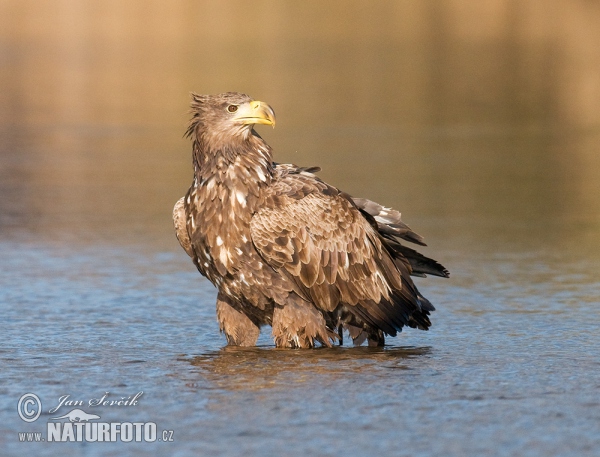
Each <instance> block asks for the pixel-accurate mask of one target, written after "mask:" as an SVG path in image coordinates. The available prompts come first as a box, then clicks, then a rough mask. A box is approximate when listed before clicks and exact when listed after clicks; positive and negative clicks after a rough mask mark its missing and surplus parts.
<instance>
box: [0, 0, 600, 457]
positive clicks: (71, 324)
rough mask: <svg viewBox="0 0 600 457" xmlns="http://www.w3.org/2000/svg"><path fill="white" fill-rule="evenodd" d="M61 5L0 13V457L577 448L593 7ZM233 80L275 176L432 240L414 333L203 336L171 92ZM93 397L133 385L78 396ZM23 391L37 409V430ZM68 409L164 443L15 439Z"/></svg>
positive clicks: (589, 378) (593, 315)
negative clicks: (302, 340) (27, 415)
mask: <svg viewBox="0 0 600 457" xmlns="http://www.w3.org/2000/svg"><path fill="white" fill-rule="evenodd" d="M309 3H310V2H309ZM78 4H79V3H77V2H68V1H67V2H64V3H61V5H62V6H61V8H58V9H55V8H52V7H50V4H48V5H45V4H40V5H41V6H39V7H37V8H32V9H28V6H31V5H29V4H28V3H27V2H5V3H3V4H2V6H1V7H2V8H4V11H3V13H5V14H0V21H3V23H2V25H3V27H0V37H1V38H2V41H1V47H0V55H1V56H3V57H5V58H6V59H7V60H6V62H7V64H6V65H5V66H3V67H2V68H1V69H0V70H1V71H0V78H1V79H2V84H3V87H6V88H8V89H9V90H7V91H4V92H2V93H0V98H1V99H2V104H1V107H0V133H1V139H2V142H1V144H0V253H1V260H2V268H1V269H0V272H1V274H0V318H1V320H2V322H3V329H2V332H0V343H1V345H0V366H1V367H2V369H1V370H0V446H1V447H2V452H1V454H2V455H24V454H26V455H40V456H44V455H48V456H50V455H56V454H57V453H59V454H61V455H82V454H84V455H90V456H95V455H115V456H117V455H119V456H120V455H147V454H163V455H174V456H180V455H181V456H183V455H224V456H225V455H240V454H242V455H257V456H258V455H260V456H269V455H273V456H288V455H289V456H294V455H316V456H330V455H331V456H333V455H340V454H341V453H348V452H357V451H356V450H360V452H361V453H363V454H369V455H375V454H381V455H384V454H386V455H406V456H409V455H410V456H439V455H448V456H464V455H473V456H480V455H498V456H512V455H514V456H539V455H544V456H563V455H564V456H567V455H581V456H586V455H589V456H593V455H597V453H598V448H599V447H600V400H599V398H600V396H599V394H600V381H599V379H600V378H599V377H598V374H599V373H600V357H598V354H599V353H600V340H599V339H598V336H597V333H598V331H597V329H598V322H599V321H600V319H599V318H600V310H599V307H598V304H599V302H600V298H599V297H600V275H599V274H598V272H599V271H600V242H599V241H600V154H598V151H599V150H600V135H599V133H598V132H599V130H598V125H599V122H598V121H599V119H598V118H596V117H594V116H595V115H596V114H594V113H595V112H596V111H595V110H590V109H589V106H588V101H589V97H585V96H581V95H582V93H579V92H577V90H574V89H577V88H579V89H581V87H583V86H582V85H581V84H580V82H581V81H589V80H588V79H586V78H587V77H588V76H589V73H586V72H587V71H588V70H589V67H590V66H591V67H593V68H596V66H594V65H595V62H596V61H595V60H594V59H593V58H592V57H590V54H589V53H588V52H589V49H590V48H589V46H592V45H590V44H589V43H592V44H593V46H592V47H593V49H595V43H596V42H597V40H595V39H594V37H595V36H596V35H595V34H596V33H597V27H595V26H593V25H594V24H597V20H600V16H599V15H598V12H597V11H596V10H585V8H587V7H584V6H582V5H583V4H581V5H579V4H575V3H569V2H557V3H556V4H557V5H559V6H561V8H562V9H561V8H559V9H558V10H557V11H561V12H562V11H567V13H568V14H565V15H564V16H565V17H567V18H569V20H565V21H558V22H560V23H561V24H563V25H562V26H561V27H563V29H561V30H554V29H553V28H552V27H550V26H549V25H548V24H557V23H558V22H552V21H551V20H550V17H554V16H552V14H551V13H548V12H542V11H538V10H536V8H535V7H534V6H532V5H534V4H535V2H531V4H529V2H523V4H528V5H529V6H530V7H531V8H530V9H528V10H527V11H517V13H519V14H517V15H516V16H511V15H510V14H508V13H510V12H511V11H508V12H507V11H504V10H502V8H504V7H502V6H500V5H504V3H503V2H498V3H495V2H488V3H486V5H487V7H483V6H482V7H477V8H475V9H477V11H471V13H472V14H474V16H476V18H477V20H475V19H472V20H469V21H466V22H465V21H464V20H462V19H461V18H463V17H464V16H463V15H468V14H467V13H469V12H468V11H465V10H464V9H461V8H460V5H459V4H458V3H456V4H455V3H452V2H448V3H447V4H444V5H445V6H439V7H436V6H433V5H434V4H433V3H432V4H431V5H429V6H427V7H423V6H413V7H411V8H408V6H410V5H414V3H413V2H407V3H403V2H389V3H386V2H381V5H383V6H380V7H378V8H373V10H371V11H369V12H366V11H363V10H362V9H361V8H360V7H359V4H358V3H357V4H352V6H351V7H348V9H347V10H346V13H345V16H344V17H343V20H340V19H338V16H339V8H337V9H336V5H337V4H336V3H335V2H331V3H330V5H331V6H324V7H323V6H322V7H320V9H319V12H318V14H317V13H316V12H315V9H314V8H315V7H316V6H317V4H316V3H315V4H310V5H311V6H310V7H306V8H303V7H301V6H298V5H296V4H295V2H294V5H295V6H292V2H289V3H288V2H278V3H277V5H279V6H278V7H270V6H269V5H270V4H269V3H265V2H256V5H257V6H256V9H253V10H245V14H249V15H251V17H250V19H248V18H247V17H246V18H245V17H244V15H242V13H241V12H237V9H236V6H235V5H236V4H235V3H232V2H219V3H211V2H180V3H177V8H174V10H173V11H168V12H167V11H164V10H163V9H161V6H160V5H161V2H156V3H152V2H151V7H149V8H148V9H146V8H145V6H144V5H145V4H142V3H141V2H128V5H133V6H130V7H119V6H117V4H115V5H112V6H110V7H109V6H104V7H102V8H100V7H95V8H96V9H94V8H92V7H91V6H88V7H85V8H84V7H81V8H80V9H77V8H75V5H78ZM344 4H345V5H347V4H349V3H348V2H345V3H344ZM400 4H401V6H402V8H400V7H398V6H397V5H400ZM440 4H441V3H440ZM44 5H45V6H44ZM198 5H199V6H198ZM217 5H225V6H217ZM282 5H283V6H282ZM328 5H329V3H328ZM419 5H421V4H419ZM423 5H424V3H423ZM435 5H437V3H435ZM452 5H453V6H452ZM337 6H338V7H339V5H337ZM98 8H99V10H98ZM127 8H131V10H130V9H127ZM403 8H407V9H403ZM513 8H517V9H518V8H519V7H516V6H513ZM509 9H510V8H509ZM500 10H502V11H503V14H504V13H506V14H508V16H506V15H504V16H503V15H502V14H498V13H499V11H500ZM457 11H458V13H460V14H458V15H456V14H457ZM512 12H513V13H514V12H515V11H512ZM9 13H10V14H9ZM471 13H469V14H471ZM139 14H141V15H142V16H143V18H144V21H143V23H140V22H139V21H137V20H136V19H135V17H137V15H139ZM562 14H563V13H561V19H562V18H563V16H562ZM206 15H212V16H214V17H216V18H218V20H215V21H213V22H211V23H210V24H207V25H206V27H203V28H200V29H198V28H197V27H193V26H192V25H194V24H195V23H194V20H197V19H198V18H203V17H205V16H206ZM264 15H266V16H268V18H269V19H270V20H268V21H265V22H261V24H264V25H263V27H262V28H259V29H258V30H257V31H256V28H253V27H251V24H252V23H253V21H258V20H259V19H260V18H261V17H262V16H264ZM7 17H12V18H14V24H13V23H12V22H10V21H7V19H6V18H7ZM469 17H470V16H469ZM502 17H504V21H505V22H502V21H500V19H498V20H499V21H500V22H502V23H501V24H500V25H503V24H504V25H506V24H509V25H510V24H512V26H513V28H510V27H509V28H506V29H504V28H502V27H500V25H498V24H496V23H495V22H494V20H495V19H494V18H502ZM511 17H512V18H513V19H514V18H515V17H519V18H520V19H521V22H519V21H516V22H515V21H512V19H510V18H511ZM190 18H191V19H190ZM590 18H592V19H593V18H595V19H594V20H592V19H590ZM395 21H400V22H401V23H402V24H403V27H402V28H401V29H399V30H398V31H394V30H396V29H392V28H389V27H382V24H396V22H395ZM511 21H512V22H511ZM588 21H589V22H588ZM190 23H191V24H192V25H190ZM254 23H256V22H254ZM15 24H16V25H15ZM77 24H84V25H85V26H81V25H77ZM147 24H153V25H152V27H150V26H149V25H147ZM219 24H226V25H224V26H223V27H224V29H221V28H220V27H219ZM282 24H284V25H286V27H283V26H282ZM332 24H333V25H332ZM440 24H442V25H445V26H444V27H441V26H440ZM482 24H483V25H482ZM494 24H495V25H497V26H498V27H494ZM151 28H152V30H151ZM231 30H235V31H236V33H235V34H233V35H232V34H231V33H232V32H231ZM581 30H583V31H586V33H583V32H581V33H579V32H578V33H576V31H581ZM533 31H535V33H533ZM251 32H252V33H257V34H258V35H260V36H258V35H256V36H255V41H254V42H253V45H254V46H255V52H254V53H249V52H247V50H248V42H247V39H246V38H244V34H249V33H251ZM526 32H531V33H532V35H531V36H530V35H527V33H526ZM261 34H262V35H261ZM515 37H517V38H518V39H517V38H515ZM556 37H561V39H562V40H563V41H562V43H563V47H561V48H560V49H562V51H560V52H559V51H558V50H557V49H558V48H556V49H555V48H554V47H553V43H554V42H555V41H553V40H555V39H556ZM74 38H81V40H79V41H78V40H74ZM274 38H276V39H274ZM467 38H468V39H467ZM117 43H121V44H122V46H121V47H118V46H117ZM348 44H351V45H352V46H351V49H347V48H346V47H345V45H348ZM438 48H439V49H438ZM90 49H91V50H92V51H93V55H94V56H95V59H90V58H89V57H88V54H87V52H86V51H87V50H90ZM440 49H441V50H440ZM565 49H567V50H568V52H566V51H564V50H565ZM50 51H51V52H50ZM442 51H443V52H442ZM575 51H577V52H575ZM562 52H566V54H562ZM223 56H230V57H231V59H225V58H224V57H223ZM533 56H537V57H536V58H534V57H533ZM190 57H195V58H194V59H192V58H190ZM292 57H293V58H292ZM206 62H208V63H211V64H212V67H211V68H210V69H207V66H206ZM236 62H237V63H236ZM583 62H585V65H584V64H583ZM459 64H460V65H459ZM240 65H242V66H246V68H252V69H253V70H252V71H249V72H240V71H239V70H238V67H239V66H240ZM252 65H254V66H252ZM256 65H258V66H259V67H260V68H257V66H256ZM456 65H459V67H460V70H461V71H458V70H459V68H458V67H457V66H456ZM578 65H579V66H578ZM303 68H313V69H314V74H316V75H318V77H309V75H307V74H305V73H303V72H302V69H303ZM548 68H550V69H553V71H549V72H548V73H547V74H548V75H549V76H548V78H547V79H545V78H542V76H543V75H545V74H546V71H547V70H548ZM565 68H568V69H569V70H568V71H566V70H564V69H565ZM39 69H45V70H46V71H39ZM34 70H35V71H34ZM340 70H343V71H340ZM384 70H385V71H392V72H393V74H394V77H392V76H386V75H389V73H386V72H385V71H384ZM242 73H243V74H242ZM123 75H127V76H128V77H127V78H124V77H123ZM398 78H401V80H402V84H401V86H402V89H403V90H399V88H398V87H399V86H398V84H397V82H398ZM267 79H268V80H269V81H270V84H267V83H266V82H265V81H266V80H267ZM165 82H166V83H165ZM167 83H168V84H167ZM476 83H477V84H476ZM589 84H592V83H589V82H588V86H585V87H590V86H589ZM224 86H226V87H224ZM592 86H593V85H592ZM593 87H595V86H593ZM92 88H97V90H91V89H92ZM565 88H567V89H565ZM231 89H240V90H245V91H247V92H249V93H251V94H253V95H254V96H256V97H257V98H260V99H264V100H265V101H267V102H268V103H270V104H272V105H273V106H274V108H275V110H276V112H277V114H278V125H277V129H275V130H269V129H260V133H261V135H262V136H263V137H264V138H265V139H266V140H267V141H268V142H269V143H270V144H272V145H273V146H274V148H275V153H276V160H279V161H293V162H295V163H298V164H301V165H320V166H322V167H323V172H322V173H321V176H322V177H323V178H324V179H326V180H327V181H328V182H330V183H332V184H334V185H337V186H339V187H340V188H343V189H344V190H347V191H348V192H350V193H351V194H353V195H356V196H365V197H369V198H372V199H374V200H377V201H379V202H381V203H383V204H386V205H391V206H394V207H396V208H398V209H400V210H401V211H403V217H404V219H405V220H406V222H407V223H409V224H410V225H411V226H412V227H413V228H414V229H415V230H416V231H417V232H418V233H420V234H422V235H424V236H425V238H426V241H427V242H428V243H429V247H427V248H425V249H424V252H425V253H427V254H428V255H431V256H432V257H434V258H436V259H437V260H439V261H440V262H442V263H443V264H444V265H445V266H446V267H448V269H449V270H450V272H451V277H450V279H441V278H426V279H420V278H417V282H418V285H419V288H420V289H421V290H422V292H423V293H424V294H425V296H426V297H427V298H429V299H430V300H431V302H432V303H434V305H435V306H436V308H437V310H436V311H435V313H433V315H432V321H433V326H432V328H431V330H430V331H428V332H421V331H416V330H411V329H408V330H407V331H405V332H403V333H401V334H400V335H399V336H398V337H395V338H389V339H388V340H387V345H386V346H385V347H384V348H377V349H375V348H366V347H360V348H352V347H348V346H344V347H335V348H332V349H323V348H321V349H316V350H277V349H275V348H274V346H273V343H272V341H271V339H270V336H269V330H268V329H264V331H263V334H262V335H261V337H260V339H259V346H258V347H257V348H251V349H240V348H237V349H236V348H227V347H224V343H225V341H224V338H223V337H222V336H221V335H220V334H219V332H218V324H217V322H216V317H215V312H214V303H215V298H216V292H215V290H214V288H213V287H212V285H211V284H210V283H208V282H207V281H206V280H205V279H203V278H201V277H200V275H199V274H198V273H197V272H196V271H195V269H194V267H193V265H192V263H191V262H190V260H189V258H188V257H187V256H186V255H185V253H184V252H183V251H182V250H181V248H180V247H179V246H178V244H177V241H176V239H175V236H174V233H173V230H172V227H171V221H170V217H171V208H172V205H173V204H174V202H175V201H176V200H177V198H179V197H180V196H181V195H183V194H184V193H185V191H186V189H187V187H188V186H189V182H190V181H191V165H190V151H189V149H190V148H189V144H188V142H187V141H186V140H184V139H182V138H181V136H182V134H183V131H184V130H185V122H186V115H185V111H186V109H187V92H189V91H190V90H196V91H199V92H216V91H220V90H231ZM581 90H583V89H581ZM562 91H565V92H562ZM565 93H569V94H570V95H571V96H566V95H565ZM578 94H579V96H578ZM142 95H145V96H144V97H142ZM105 392H109V395H108V398H109V399H114V400H118V399H120V398H121V397H125V398H128V397H133V396H134V395H135V394H137V393H139V392H143V394H142V395H141V397H139V398H138V403H137V404H136V405H133V406H106V405H105V406H89V405H88V403H87V402H88V400H90V399H97V398H100V397H102V395H104V394H105ZM25 393H34V394H36V395H37V396H38V397H39V398H40V399H41V401H42V405H43V406H42V414H41V416H40V417H39V419H37V420H36V421H34V422H31V423H27V422H24V421H22V420H21V419H20V418H19V416H18V413H17V403H18V401H19V398H20V397H21V396H22V395H23V394H25ZM64 395H69V396H70V399H71V400H82V401H83V402H84V405H83V406H80V407H81V409H83V410H84V411H86V412H87V413H93V414H96V415H98V416H101V419H102V421H104V422H154V423H156V425H157V430H158V431H159V435H158V438H159V439H162V437H163V435H162V433H161V432H162V431H163V430H166V431H172V432H173V433H172V435H171V434H170V433H167V434H166V435H165V437H166V438H169V437H172V439H173V441H169V442H162V441H161V442H159V441H157V442H152V443H135V442H128V443H124V442H117V443H93V442H92V443H86V442H80V443H77V442H75V443H48V442H42V443H34V442H26V443H23V442H19V435H18V434H19V433H20V432H43V433H44V437H47V436H46V434H45V431H46V427H47V425H46V424H47V423H54V422H56V421H54V420H52V419H51V418H52V417H56V416H57V415H59V414H60V415H62V414H65V413H66V412H68V411H70V410H71V409H73V408H75V406H70V405H67V404H65V405H63V407H62V408H60V409H59V410H57V411H56V412H53V413H50V412H49V410H50V409H52V408H53V407H54V406H57V405H58V403H59V398H61V397H63V396H64ZM91 422H94V421H93V420H92V421H91Z"/></svg>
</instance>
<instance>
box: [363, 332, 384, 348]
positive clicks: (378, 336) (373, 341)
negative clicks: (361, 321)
mask: <svg viewBox="0 0 600 457" xmlns="http://www.w3.org/2000/svg"><path fill="white" fill-rule="evenodd" d="M367 340H368V342H369V343H368V344H369V347H382V346H384V345H385V335H384V334H383V332H382V331H381V330H372V331H370V332H369V333H368V336H367Z"/></svg>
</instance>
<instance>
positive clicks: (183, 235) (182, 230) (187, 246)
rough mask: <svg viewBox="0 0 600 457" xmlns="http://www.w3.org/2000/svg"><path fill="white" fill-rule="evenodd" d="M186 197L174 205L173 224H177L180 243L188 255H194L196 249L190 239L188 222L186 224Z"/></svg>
mask: <svg viewBox="0 0 600 457" xmlns="http://www.w3.org/2000/svg"><path fill="white" fill-rule="evenodd" d="M184 198H185V197H181V198H180V199H179V200H177V203H175V206H174V207H173V225H174V226H175V235H176V236H177V240H179V244H180V245H181V247H182V248H183V250H184V251H185V252H187V255H189V256H190V257H192V258H193V257H194V251H193V249H192V242H191V240H190V236H189V234H188V232H187V224H186V220H187V218H186V214H185V205H184V203H183V200H184Z"/></svg>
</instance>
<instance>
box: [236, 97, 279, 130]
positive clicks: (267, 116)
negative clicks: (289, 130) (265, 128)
mask: <svg viewBox="0 0 600 457" xmlns="http://www.w3.org/2000/svg"><path fill="white" fill-rule="evenodd" d="M234 119H235V120H236V121H238V122H240V123H241V124H243V125H248V124H266V125H272V126H273V127H275V111H273V108H271V107H270V106H269V105H267V104H266V103H264V102H259V101H258V100H252V101H250V102H246V103H243V104H241V105H240V106H239V108H238V110H237V111H236V113H235V118H234Z"/></svg>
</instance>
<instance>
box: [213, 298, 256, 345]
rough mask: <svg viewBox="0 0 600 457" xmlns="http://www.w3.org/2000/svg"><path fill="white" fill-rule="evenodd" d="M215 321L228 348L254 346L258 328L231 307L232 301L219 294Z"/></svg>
mask: <svg viewBox="0 0 600 457" xmlns="http://www.w3.org/2000/svg"><path fill="white" fill-rule="evenodd" d="M217 319H218V320H219V328H220V329H221V332H223V333H225V337H226V338H227V344H228V345H230V346H256V340H257V339H258V335H259V334H260V328H259V326H258V325H256V324H255V323H254V322H252V320H251V319H250V318H249V317H248V316H246V315H245V314H244V313H242V312H241V311H238V310H237V309H235V308H234V307H233V306H232V301H231V300H230V299H229V298H228V297H226V296H224V295H222V294H219V295H218V297H217Z"/></svg>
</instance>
